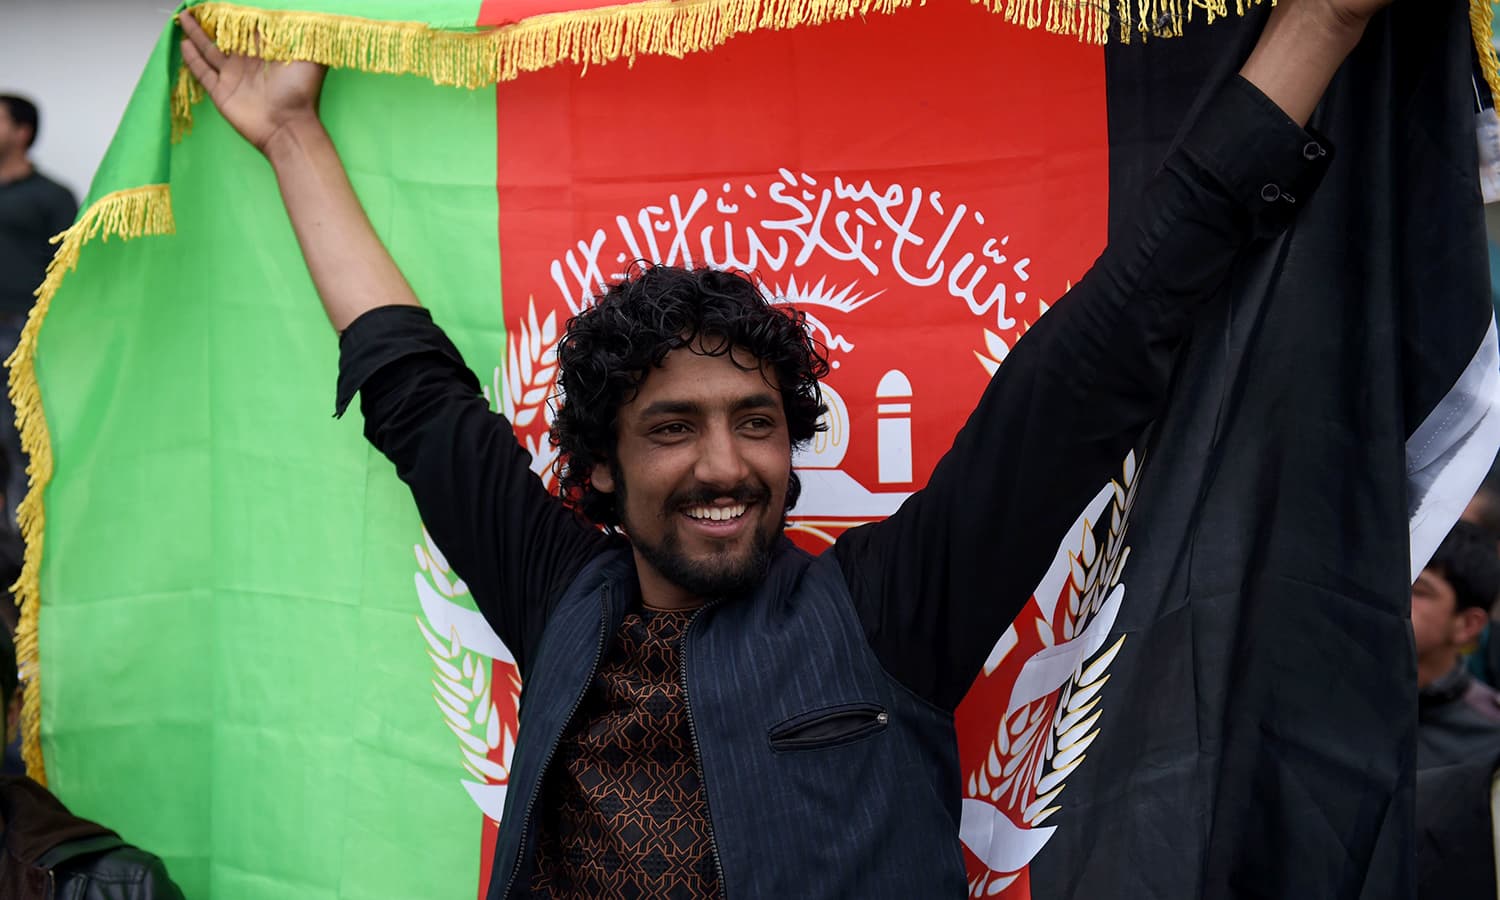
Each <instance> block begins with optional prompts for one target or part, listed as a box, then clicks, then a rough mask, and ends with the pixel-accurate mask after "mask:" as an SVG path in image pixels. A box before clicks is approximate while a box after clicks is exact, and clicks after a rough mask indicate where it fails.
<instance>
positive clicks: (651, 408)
mask: <svg viewBox="0 0 1500 900" xmlns="http://www.w3.org/2000/svg"><path fill="white" fill-rule="evenodd" d="M702 411H703V407H702V406H700V405H699V404H697V403H695V402H693V401H692V400H658V401H656V402H655V403H652V404H649V405H648V406H646V408H645V409H643V410H641V417H642V418H645V417H646V416H693V415H698V414H699V413H701V412H702Z"/></svg>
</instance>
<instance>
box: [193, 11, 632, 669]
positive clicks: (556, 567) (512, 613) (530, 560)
mask: <svg viewBox="0 0 1500 900" xmlns="http://www.w3.org/2000/svg"><path fill="white" fill-rule="evenodd" d="M180 21H181V24H182V28H183V31H184V32H185V33H186V35H187V40H185V41H184V42H183V45H182V53H183V59H184V60H185V62H186V63H187V65H188V68H189V69H190V70H191V71H192V73H193V75H194V76H196V77H197V78H198V80H199V81H200V82H201V83H202V84H203V86H204V88H205V89H206V90H207V91H208V95H209V97H210V98H212V100H213V102H214V105H215V106H217V107H218V109H219V111H220V113H221V114H222V115H223V116H224V118H225V119H226V120H227V121H228V122H229V123H230V124H231V125H232V126H234V128H235V130H236V131H238V132H239V133H240V134H241V135H243V136H244V138H245V139H246V140H248V141H249V142H250V143H251V144H253V145H254V146H255V147H256V149H258V150H260V152H261V153H263V154H265V156H266V158H267V159H268V160H269V161H270V163H271V166H272V168H273V169H274V170H275V172H276V180H277V183H278V184H279V185H280V188H281V196H282V199H283V200H284V201H285V203H286V210H287V214H288V216H289V217H290V219H291V223H292V228H293V230H294V231H295V232H296V234H297V242H298V244H299V245H300V246H301V248H302V255H303V258H304V259H305V260H306V262H307V268H308V271H309V272H310V273H311V274H312V279H313V284H314V286H315V287H316V288H317V291H318V296H319V297H320V298H321V299H322V301H323V309H324V311H325V312H327V314H328V319H329V321H331V322H332V323H333V327H334V328H335V329H337V330H338V332H339V334H340V339H339V349H340V352H339V377H338V392H337V400H336V404H337V405H336V409H337V411H338V412H339V413H342V412H343V411H344V408H345V406H346V405H347V404H348V403H349V402H350V401H351V400H352V398H353V397H354V395H355V394H356V393H358V394H359V397H360V410H361V412H362V413H363V415H364V420H365V422H364V424H365V427H364V432H365V437H366V438H368V439H369V441H370V443H372V444H373V445H375V447H376V448H377V449H378V450H380V452H381V453H383V454H385V456H386V457H387V458H388V459H390V461H391V462H392V463H394V464H395V466H396V474H397V475H399V476H400V477H401V480H402V481H404V482H406V484H407V486H408V487H410V488H411V493H412V496H413V498H414V499H415V500H416V502H417V508H418V510H419V511H420V512H421V514H422V521H423V524H424V525H425V526H426V527H427V531H428V533H429V534H431V536H432V537H433V539H434V540H435V541H436V542H437V544H438V546H439V547H440V548H442V551H443V553H444V555H445V556H446V557H447V558H448V560H449V562H451V563H452V564H453V568H454V569H455V570H456V571H457V572H458V574H459V575H461V576H462V577H463V579H464V581H465V582H466V583H467V584H468V586H469V589H470V591H471V592H472V594H473V597H474V600H475V602H476V603H477V604H478V606H479V609H480V611H481V612H483V613H484V615H485V617H486V619H488V621H489V623H490V626H491V627H492V628H493V629H494V630H495V632H496V633H497V634H498V635H499V636H500V638H501V639H502V640H503V641H504V642H505V644H506V646H507V647H509V648H510V651H511V652H512V653H513V654H515V657H516V660H517V662H518V663H520V665H521V667H522V671H523V672H524V671H525V670H526V665H527V657H528V654H529V651H530V647H531V645H532V644H533V643H534V641H535V640H536V639H537V638H538V637H539V635H540V634H541V629H542V626H543V624H544V623H545V621H546V617H547V614H548V611H549V609H550V605H551V602H552V600H554V599H555V597H556V595H557V593H558V591H559V590H560V586H561V585H563V584H566V582H567V581H568V580H570V579H571V577H572V574H573V573H574V572H576V571H577V569H578V568H579V567H580V566H581V565H582V564H583V563H584V562H586V561H587V560H588V559H589V558H590V556H591V555H592V551H593V549H594V548H596V547H597V546H598V545H599V543H600V542H601V541H602V540H603V538H602V536H601V535H600V534H599V533H598V532H596V531H594V530H592V529H589V528H587V527H586V526H584V525H583V524H581V523H580V522H579V521H578V520H577V519H576V518H575V517H574V516H573V515H572V514H571V513H570V512H569V511H568V510H566V509H565V508H564V507H563V506H562V504H561V503H559V502H558V501H557V500H556V498H554V497H552V496H550V495H549V494H548V493H547V491H546V489H545V488H544V487H543V486H542V483H541V480H540V479H538V478H537V477H536V476H535V475H533V474H532V472H531V468H530V464H531V457H530V456H529V455H528V454H527V452H526V450H525V449H523V448H522V447H521V446H520V444H518V443H517V442H516V438H515V434H514V432H513V431H512V429H511V425H510V422H508V421H507V420H506V419H505V418H504V417H503V416H500V415H498V414H496V413H494V412H492V411H491V410H490V408H489V403H488V402H487V401H486V400H485V398H484V396H483V395H482V394H481V392H480V389H479V382H478V380H477V379H476V378H475V377H474V374H473V373H472V372H471V371H470V370H469V368H468V367H467V366H466V365H465V363H464V360H463V358H462V356H460V354H459V352H458V350H457V348H455V347H454V346H453V343H452V342H451V341H449V340H448V338H447V336H446V335H444V334H443V332H442V330H441V329H439V328H438V327H437V325H435V324H434V323H433V322H432V320H431V318H430V317H429V316H428V314H427V311H426V310H425V309H423V308H422V306H421V304H420V303H418V301H417V296H416V294H415V292H413V291H412V288H411V286H410V285H409V284H408V283H407V281H406V278H405V276H404V275H402V274H401V270H400V269H399V268H397V266H396V263H395V261H394V260H393V259H392V258H391V255H390V253H389V252H388V251H387V250H386V248H385V245H384V244H383V243H381V240H380V237H379V236H378V235H377V234H376V233H375V229H374V228H373V227H371V225H370V220H369V217H368V216H366V215H365V211H364V207H363V206H362V205H361V204H360V201H359V198H358V196H357V195H356V194H355V192H354V188H353V186H352V185H351V184H350V183H349V177H348V175H346V174H345V171H344V166H343V163H342V162H341V161H340V160H339V156H338V153H337V151H336V150H335V149H334V146H333V141H332V140H331V139H330V138H329V136H328V132H327V131H325V130H324V128H323V124H322V122H321V121H320V120H319V118H318V97H319V94H320V92H321V90H322V86H323V76H324V69H323V67H322V66H318V65H314V64H312V63H306V62H295V63H268V62H266V61H264V60H261V59H257V58H255V57H252V56H240V55H232V54H225V53H223V52H222V51H220V50H219V49H218V48H217V47H216V46H214V43H213V41H211V40H210V39H209V38H208V35H206V34H205V33H204V32H203V29H202V28H201V27H199V25H198V22H197V20H196V19H194V18H193V17H192V15H191V14H190V13H187V12H184V13H183V14H182V15H181V16H180Z"/></svg>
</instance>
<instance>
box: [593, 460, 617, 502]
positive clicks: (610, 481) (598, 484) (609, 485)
mask: <svg viewBox="0 0 1500 900" xmlns="http://www.w3.org/2000/svg"><path fill="white" fill-rule="evenodd" d="M589 484H591V485H593V486H594V490H596V491H599V492H600V493H604V494H613V493H614V492H615V473H614V471H613V470H612V469H610V467H609V461H608V460H605V461H604V462H597V463H594V468H593V469H592V470H590V471H589Z"/></svg>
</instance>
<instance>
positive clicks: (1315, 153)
mask: <svg viewBox="0 0 1500 900" xmlns="http://www.w3.org/2000/svg"><path fill="white" fill-rule="evenodd" d="M1327 155H1328V151H1327V150H1324V149H1323V145H1322V144H1320V143H1318V142H1317V141H1309V142H1308V143H1307V146H1305V147H1303V148H1302V158H1303V159H1305V160H1307V161H1308V162H1312V161H1313V160H1315V159H1321V158H1322V157H1324V156H1327Z"/></svg>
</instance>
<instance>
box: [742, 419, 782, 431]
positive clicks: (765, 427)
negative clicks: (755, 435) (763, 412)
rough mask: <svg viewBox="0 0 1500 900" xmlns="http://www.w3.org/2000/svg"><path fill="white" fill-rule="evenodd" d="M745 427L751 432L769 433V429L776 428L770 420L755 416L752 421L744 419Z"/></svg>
mask: <svg viewBox="0 0 1500 900" xmlns="http://www.w3.org/2000/svg"><path fill="white" fill-rule="evenodd" d="M745 427H746V428H749V429H751V430H752V431H769V430H770V429H772V428H775V427H776V423H775V422H772V421H771V420H770V419H767V418H764V417H761V416H757V417H755V418H753V419H746V420H745Z"/></svg>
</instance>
